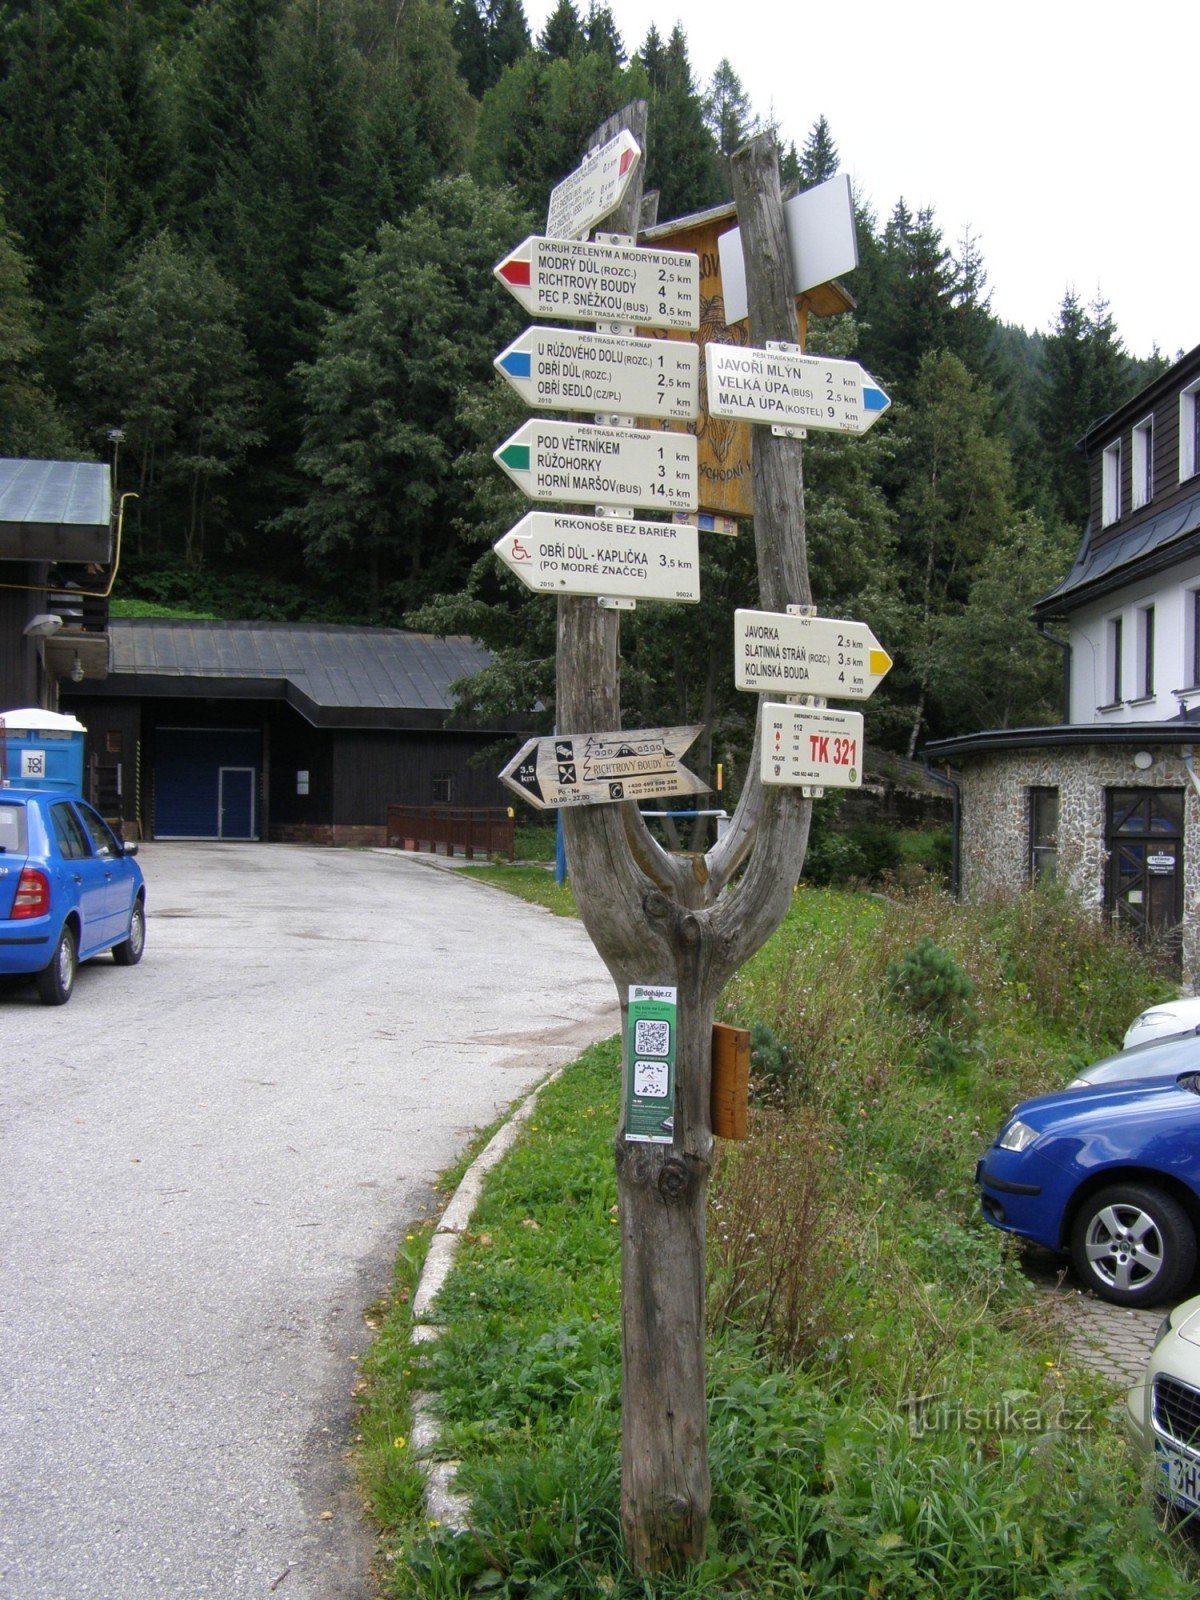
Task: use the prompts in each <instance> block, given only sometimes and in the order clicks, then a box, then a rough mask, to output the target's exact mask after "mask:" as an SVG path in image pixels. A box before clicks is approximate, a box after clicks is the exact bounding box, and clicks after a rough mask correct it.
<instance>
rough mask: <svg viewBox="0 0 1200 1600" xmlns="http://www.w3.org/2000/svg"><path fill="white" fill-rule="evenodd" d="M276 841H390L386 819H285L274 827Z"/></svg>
mask: <svg viewBox="0 0 1200 1600" xmlns="http://www.w3.org/2000/svg"><path fill="white" fill-rule="evenodd" d="M271 838H272V840H273V841H274V842H275V843H276V844H324V845H339V846H343V847H351V848H352V847H354V846H358V847H359V848H362V847H364V846H373V845H386V844H387V827H386V825H385V824H384V823H382V822H380V823H363V824H358V823H349V822H336V823H333V822H285V823H276V824H274V825H273V826H272V828H271Z"/></svg>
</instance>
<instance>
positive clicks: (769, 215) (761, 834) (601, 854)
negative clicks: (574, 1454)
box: [556, 105, 811, 1572]
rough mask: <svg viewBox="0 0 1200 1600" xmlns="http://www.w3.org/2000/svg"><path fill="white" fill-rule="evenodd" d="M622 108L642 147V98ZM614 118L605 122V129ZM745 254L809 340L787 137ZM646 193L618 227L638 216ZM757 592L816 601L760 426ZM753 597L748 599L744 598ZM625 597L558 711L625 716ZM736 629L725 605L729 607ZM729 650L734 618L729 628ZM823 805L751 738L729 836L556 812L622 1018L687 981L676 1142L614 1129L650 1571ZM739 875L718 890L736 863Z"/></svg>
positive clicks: (640, 1506)
mask: <svg viewBox="0 0 1200 1600" xmlns="http://www.w3.org/2000/svg"><path fill="white" fill-rule="evenodd" d="M627 112H632V113H634V115H630V116H628V118H627V119H626V118H623V120H624V121H625V125H626V126H630V127H631V128H632V129H633V131H634V133H635V136H636V137H637V138H638V140H639V143H644V136H645V126H644V117H645V108H644V105H643V106H642V107H641V110H640V118H641V126H640V127H639V126H638V125H637V123H638V115H639V114H638V113H637V110H636V108H627ZM605 132H606V133H608V132H610V130H608V129H606V130H605ZM733 172H734V192H735V198H736V200H737V206H738V214H739V219H740V222H741V228H742V238H743V242H744V247H745V254H746V277H747V289H748V294H749V306H750V336H751V341H752V342H753V343H755V344H762V343H764V342H765V341H766V340H768V339H778V340H784V341H787V342H790V343H796V342H797V327H796V311H795V301H794V297H793V294H792V290H791V270H790V263H789V257H788V249H787V240H786V234H785V231H784V221H783V208H782V204H781V201H780V194H779V169H778V161H777V155H776V150H775V146H774V143H773V141H772V140H770V139H769V138H761V139H756V140H755V141H754V142H753V143H752V144H750V145H748V146H747V147H746V148H745V149H744V150H742V151H740V152H739V153H738V155H736V156H735V157H734V162H733ZM637 205H638V197H637V196H636V195H635V196H634V197H633V198H631V197H630V195H628V194H627V196H626V201H625V207H624V208H623V209H624V210H626V211H628V213H629V214H628V216H622V215H621V214H620V213H618V214H617V216H615V217H614V218H612V219H610V220H609V221H608V222H607V223H606V224H605V226H606V229H613V230H615V231H628V232H632V231H634V227H635V226H636V217H637ZM753 482H754V503H755V540H756V545H757V556H758V577H759V602H760V604H761V605H763V606H764V607H766V608H767V609H770V610H778V611H782V610H784V609H785V608H786V606H787V605H789V604H792V603H801V604H807V603H808V602H809V601H810V598H811V597H810V593H809V585H808V570H807V559H806V551H805V538H804V491H803V482H802V477H801V446H800V443H799V441H798V440H796V439H787V438H774V437H773V436H772V435H771V433H770V430H769V429H766V428H755V430H754V451H753ZM752 598H753V597H751V596H747V600H748V601H749V600H751V599H752ZM618 619H619V613H617V612H613V611H608V610H604V609H602V608H601V607H600V606H598V605H597V603H596V602H595V600H589V599H579V598H568V597H564V598H561V599H560V600H559V602H558V700H557V707H556V710H557V720H558V726H559V727H560V728H561V729H563V730H564V731H569V732H572V733H578V732H587V731H589V730H599V729H611V728H619V727H620V726H621V723H620V683H619V663H618V627H619V620H618ZM730 622H731V627H732V618H731V619H730ZM731 648H732V634H731ZM810 810H811V803H810V802H809V801H808V800H806V799H804V798H803V797H802V795H801V794H800V792H799V790H798V789H794V788H787V787H772V788H771V789H769V790H766V789H764V788H763V786H762V785H761V784H760V782H759V779H758V738H757V736H756V738H755V750H754V756H753V759H752V763H751V776H750V778H749V780H748V782H747V784H746V787H745V789H744V791H743V793H742V797H741V801H740V802H739V805H738V808H737V811H736V813H735V815H734V818H733V822H732V825H731V827H730V828H729V830H728V832H727V833H726V835H725V837H724V838H723V839H722V840H721V841H720V842H719V843H718V844H717V845H716V846H715V847H714V849H712V850H711V851H710V852H709V853H708V855H707V856H704V857H696V856H673V855H670V854H668V853H667V852H666V851H664V850H663V849H661V847H660V846H659V845H658V844H657V843H656V842H655V841H654V839H653V838H652V837H651V835H650V833H649V831H648V829H647V827H646V824H645V822H644V821H643V820H642V818H641V816H640V814H639V812H638V809H637V807H636V806H635V805H631V804H623V805H598V806H578V807H572V808H570V809H566V810H564V812H563V813H562V816H563V830H564V833H565V836H566V842H567V853H568V858H569V862H570V869H571V879H572V882H573V884H574V887H575V893H576V897H577V899H578V902H579V907H580V912H581V914H582V917H583V921H584V924H585V926H586V927H587V930H588V933H589V934H590V935H591V937H592V940H593V942H594V943H595V945H596V948H597V950H598V951H599V952H600V954H601V956H602V957H603V959H604V961H605V964H606V965H607V967H608V970H609V972H610V973H611V974H612V977H613V980H614V982H615V983H616V985H617V990H618V993H619V995H620V999H621V1009H622V1016H623V1017H624V1016H625V1012H626V1006H627V997H628V992H629V987H630V985H631V984H656V985H658V984H661V985H671V986H673V987H674V988H675V989H676V990H677V998H678V1034H677V1043H676V1058H675V1059H676V1103H675V1122H674V1138H673V1142H672V1143H671V1144H670V1145H656V1144H640V1143H638V1144H635V1143H629V1142H627V1141H626V1139H625V1128H624V1119H622V1123H621V1126H620V1127H619V1128H618V1130H617V1137H616V1166H617V1187H618V1194H619V1198H620V1212H621V1301H622V1309H621V1318H622V1324H621V1325H622V1363H623V1365H622V1411H621V1416H622V1471H621V1518H622V1524H623V1527H624V1531H625V1539H626V1545H627V1548H628V1552H629V1556H630V1559H631V1561H632V1562H633V1565H634V1567H635V1568H636V1569H637V1570H639V1571H646V1572H654V1571H660V1570H663V1569H665V1568H669V1567H676V1566H680V1565H683V1564H685V1563H686V1562H689V1561H698V1560H700V1559H702V1558H703V1556H704V1553H705V1540H706V1535H707V1528H708V1515H709V1502H710V1498H711V1486H710V1480H709V1470H708V1424H707V1409H706V1394H705V1372H704V1287H705V1270H704V1265H705V1264H704V1248H705V1197H706V1192H707V1185H708V1176H709V1170H710V1167H711V1161H712V1129H711V1125H710V1083H709V1071H710V1050H711V1038H712V1025H713V1018H714V1014H715V1011H716V1004H717V1000H718V998H719V996H720V994H721V991H722V989H723V988H724V986H725V984H726V983H727V982H728V981H729V979H730V978H731V977H732V975H733V974H734V973H735V972H736V971H737V969H738V968H739V967H740V966H741V965H742V963H743V962H744V961H746V960H747V959H748V958H749V957H750V956H751V955H753V953H754V952H755V951H756V950H757V949H758V948H759V946H760V945H762V944H763V942H764V941H765V940H766V939H767V938H768V936H769V935H770V934H771V933H772V932H773V931H774V930H775V928H776V927H777V926H778V925H779V923H780V922H781V921H782V919H783V916H784V914H785V912H786V911H787V908H788V905H789V904H790V901H791V896H792V890H793V888H794V886H795V883H796V880H797V879H798V877H799V875H800V869H801V867H802V866H803V863H804V850H805V845H806V842H807V838H808V823H809V815H810ZM738 871H741V874H742V875H741V880H740V882H739V884H738V886H737V889H736V891H735V892H733V893H725V891H726V889H727V888H728V886H729V884H730V880H731V879H732V877H733V875H734V874H735V873H736V872H738Z"/></svg>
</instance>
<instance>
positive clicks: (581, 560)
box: [493, 511, 700, 603]
mask: <svg viewBox="0 0 1200 1600" xmlns="http://www.w3.org/2000/svg"><path fill="white" fill-rule="evenodd" d="M493 548H494V550H495V552H496V554H497V555H498V556H499V557H500V559H501V561H503V562H504V564H505V566H506V567H509V568H511V570H512V571H513V572H515V573H516V575H517V577H518V578H520V580H521V582H522V583H523V584H524V585H525V587H526V588H527V589H532V590H533V591H534V592H535V593H536V594H589V595H597V596H607V597H611V598H612V599H614V600H623V599H629V600H682V601H685V602H689V603H694V602H695V601H697V600H699V598H700V536H699V534H697V532H696V530H695V528H689V527H684V526H683V525H681V524H677V523H673V522H626V521H623V520H621V519H620V518H617V517H577V516H572V515H570V513H568V512H565V511H531V512H529V514H528V516H524V517H522V518H521V520H520V522H518V523H517V525H516V527H515V528H513V529H512V531H511V532H509V533H506V534H505V535H504V537H503V539H501V540H500V541H499V543H498V544H496V545H494V546H493Z"/></svg>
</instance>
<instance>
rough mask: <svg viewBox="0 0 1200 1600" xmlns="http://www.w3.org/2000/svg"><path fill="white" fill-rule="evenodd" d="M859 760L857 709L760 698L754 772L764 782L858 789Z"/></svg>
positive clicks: (860, 739)
mask: <svg viewBox="0 0 1200 1600" xmlns="http://www.w3.org/2000/svg"><path fill="white" fill-rule="evenodd" d="M862 760H863V718H862V712H861V711H834V710H831V709H830V708H829V707H827V706H819V707H818V706H791V705H786V706H778V705H772V704H771V702H770V701H766V700H765V701H763V707H762V746H761V762H760V767H759V771H760V774H761V776H762V781H763V782H764V783H771V784H792V785H798V786H808V785H812V786H813V787H824V788H827V789H857V788H859V787H860V786H861V784H862Z"/></svg>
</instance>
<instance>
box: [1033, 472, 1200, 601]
mask: <svg viewBox="0 0 1200 1600" xmlns="http://www.w3.org/2000/svg"><path fill="white" fill-rule="evenodd" d="M1198 533H1200V490H1197V492H1196V493H1195V494H1192V495H1189V496H1188V497H1187V499H1186V500H1183V501H1182V502H1180V503H1179V504H1177V505H1173V506H1168V507H1167V508H1166V509H1165V510H1163V511H1159V512H1158V513H1156V514H1155V515H1154V516H1151V517H1146V518H1144V519H1143V520H1142V521H1140V522H1137V523H1135V524H1134V526H1133V527H1132V528H1128V529H1127V530H1126V531H1125V532H1124V533H1119V534H1118V535H1117V536H1116V538H1110V539H1106V540H1104V541H1103V542H1101V543H1097V542H1095V540H1094V537H1093V528H1092V525H1091V524H1090V523H1089V524H1088V528H1087V532H1086V533H1085V534H1084V538H1083V544H1082V545H1081V546H1080V550H1079V554H1078V556H1077V557H1076V558H1075V565H1074V566H1073V567H1072V568H1071V570H1070V572H1068V573H1067V575H1066V577H1065V578H1064V579H1063V581H1062V582H1061V583H1060V584H1059V585H1058V586H1057V588H1054V589H1052V590H1051V591H1050V593H1049V594H1047V595H1044V596H1043V597H1042V599H1040V600H1039V601H1038V602H1037V604H1036V605H1035V606H1034V608H1033V614H1034V616H1035V617H1043V618H1045V617H1054V616H1061V615H1062V614H1063V613H1064V612H1066V611H1070V610H1073V609H1075V608H1076V607H1077V606H1081V605H1086V604H1088V602H1089V601H1091V600H1095V599H1098V598H1099V597H1100V596H1101V595H1104V594H1107V593H1109V592H1110V591H1111V590H1113V589H1117V588H1120V587H1121V586H1122V585H1123V584H1125V583H1128V582H1129V578H1130V573H1129V568H1130V566H1131V565H1132V563H1133V562H1135V561H1136V562H1138V563H1139V566H1138V573H1139V576H1140V575H1141V574H1142V573H1147V572H1156V571H1161V570H1162V569H1163V568H1165V567H1169V566H1172V565H1173V564H1174V563H1175V562H1176V561H1181V560H1183V559H1185V558H1186V557H1188V556H1191V555H1193V554H1194V553H1195V551H1196V548H1197V538H1196V536H1197V534H1198Z"/></svg>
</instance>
